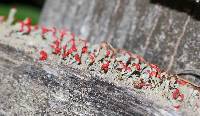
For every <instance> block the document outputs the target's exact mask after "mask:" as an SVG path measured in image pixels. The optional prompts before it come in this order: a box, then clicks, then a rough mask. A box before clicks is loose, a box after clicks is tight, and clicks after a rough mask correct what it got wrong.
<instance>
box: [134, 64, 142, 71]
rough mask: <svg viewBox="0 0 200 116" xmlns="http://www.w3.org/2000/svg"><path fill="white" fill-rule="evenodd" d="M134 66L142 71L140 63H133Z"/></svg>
mask: <svg viewBox="0 0 200 116" xmlns="http://www.w3.org/2000/svg"><path fill="white" fill-rule="evenodd" d="M133 66H134V67H135V68H136V70H137V71H140V70H141V68H140V64H133Z"/></svg>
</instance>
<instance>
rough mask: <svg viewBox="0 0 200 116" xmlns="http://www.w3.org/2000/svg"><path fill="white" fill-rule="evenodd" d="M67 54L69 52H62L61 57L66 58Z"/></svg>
mask: <svg viewBox="0 0 200 116" xmlns="http://www.w3.org/2000/svg"><path fill="white" fill-rule="evenodd" d="M68 55H69V52H66V51H65V52H64V53H63V54H62V58H63V59H64V58H66V57H67V56H68Z"/></svg>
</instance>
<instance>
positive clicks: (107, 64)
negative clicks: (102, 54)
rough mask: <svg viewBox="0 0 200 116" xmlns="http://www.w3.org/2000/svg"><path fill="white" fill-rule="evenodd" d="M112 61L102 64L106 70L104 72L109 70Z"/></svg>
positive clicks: (102, 67)
mask: <svg viewBox="0 0 200 116" xmlns="http://www.w3.org/2000/svg"><path fill="white" fill-rule="evenodd" d="M109 64H110V62H109V61H107V62H106V63H105V64H102V66H101V69H102V70H104V72H105V73H106V72H108V67H109Z"/></svg>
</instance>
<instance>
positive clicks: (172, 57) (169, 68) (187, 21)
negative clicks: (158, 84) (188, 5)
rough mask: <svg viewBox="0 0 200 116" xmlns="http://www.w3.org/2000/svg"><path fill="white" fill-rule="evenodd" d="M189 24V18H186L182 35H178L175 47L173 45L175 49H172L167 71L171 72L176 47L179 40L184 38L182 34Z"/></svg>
mask: <svg viewBox="0 0 200 116" xmlns="http://www.w3.org/2000/svg"><path fill="white" fill-rule="evenodd" d="M189 22H190V16H188V18H187V19H186V21H185V24H184V26H183V31H182V33H181V34H180V36H179V37H178V39H177V42H176V45H175V48H174V52H173V54H172V56H171V58H170V61H169V65H168V67H167V71H169V70H171V68H172V66H173V63H174V58H175V56H176V54H177V50H178V47H179V45H180V43H181V39H182V38H183V36H184V34H185V31H186V27H187V25H188V23H189Z"/></svg>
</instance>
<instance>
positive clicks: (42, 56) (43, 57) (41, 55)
mask: <svg viewBox="0 0 200 116" xmlns="http://www.w3.org/2000/svg"><path fill="white" fill-rule="evenodd" d="M47 57H48V55H47V53H46V52H45V51H44V50H42V51H40V58H39V59H40V60H42V61H43V60H46V59H47Z"/></svg>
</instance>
